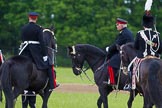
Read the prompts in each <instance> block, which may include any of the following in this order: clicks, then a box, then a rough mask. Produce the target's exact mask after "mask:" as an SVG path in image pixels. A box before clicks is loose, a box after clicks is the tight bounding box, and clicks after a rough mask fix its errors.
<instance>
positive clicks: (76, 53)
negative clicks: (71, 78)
mask: <svg viewBox="0 0 162 108" xmlns="http://www.w3.org/2000/svg"><path fill="white" fill-rule="evenodd" d="M73 51H75V50H73ZM72 55H73V60H75V61H76V62H75V64H76V65H75V66H72V68H75V69H76V70H78V73H79V72H80V73H84V74H85V76H86V77H87V78H88V80H89V81H91V82H92V80H91V79H90V77H89V76H88V75H87V73H86V71H87V70H88V69H89V68H90V66H88V67H86V68H85V69H83V67H84V66H82V68H81V66H80V65H79V63H78V60H77V59H76V57H75V56H78V55H80V54H79V53H78V52H76V51H75V53H74V52H73V54H72ZM99 60H100V58H98V59H97V60H96V61H95V62H94V63H93V64H92V65H91V67H92V68H93V66H95V64H96V63H97V62H98V61H99ZM80 77H81V78H82V76H81V74H80ZM92 83H93V82H92Z"/></svg>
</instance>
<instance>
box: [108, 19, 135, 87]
mask: <svg viewBox="0 0 162 108" xmlns="http://www.w3.org/2000/svg"><path fill="white" fill-rule="evenodd" d="M116 27H117V30H118V31H119V32H120V33H119V34H118V36H117V37H116V40H115V42H114V43H113V44H112V45H111V46H109V47H107V48H106V51H107V52H108V54H107V59H108V74H109V77H110V79H109V80H110V82H109V80H108V83H109V84H110V85H115V83H116V82H115V76H114V74H116V73H117V71H118V70H119V68H120V62H121V60H120V54H119V51H118V49H117V47H116V45H117V44H118V45H120V46H121V45H123V44H126V43H128V42H133V41H134V38H133V34H132V32H131V31H130V30H129V29H128V28H127V21H126V20H124V19H121V18H117V20H116Z"/></svg>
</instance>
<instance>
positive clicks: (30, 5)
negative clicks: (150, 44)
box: [0, 0, 162, 66]
mask: <svg viewBox="0 0 162 108" xmlns="http://www.w3.org/2000/svg"><path fill="white" fill-rule="evenodd" d="M145 2H146V0H0V8H1V9H0V49H1V50H2V52H3V53H4V55H5V56H12V55H17V54H18V48H19V45H20V43H21V39H20V29H21V27H22V26H23V25H24V24H26V23H28V17H27V16H28V12H31V11H35V12H38V13H39V18H38V22H37V23H38V24H39V25H41V26H42V27H44V28H47V27H50V26H51V25H52V24H53V25H54V26H55V36H56V38H57V44H58V53H57V64H58V65H59V66H70V61H69V60H68V57H67V51H66V48H67V46H69V45H75V44H78V43H86V44H87V43H88V44H92V45H95V46H97V47H100V48H102V49H104V50H105V47H106V46H108V45H110V44H111V43H112V42H114V39H115V37H116V35H117V34H118V31H117V30H116V26H115V24H116V23H115V22H116V18H117V17H120V18H123V19H126V20H127V21H128V28H129V29H130V30H131V31H132V32H133V34H134V37H135V36H136V33H137V31H138V30H140V29H142V26H141V22H142V16H143V14H144V6H145ZM151 13H152V14H153V15H154V16H155V17H156V27H157V30H158V31H159V32H160V33H162V31H161V29H162V23H161V20H162V0H154V2H153V5H152V8H151Z"/></svg>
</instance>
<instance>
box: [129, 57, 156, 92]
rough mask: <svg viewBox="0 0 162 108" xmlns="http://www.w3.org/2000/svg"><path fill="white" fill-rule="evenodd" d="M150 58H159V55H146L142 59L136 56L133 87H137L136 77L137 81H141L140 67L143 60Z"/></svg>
mask: <svg viewBox="0 0 162 108" xmlns="http://www.w3.org/2000/svg"><path fill="white" fill-rule="evenodd" d="M150 58H158V57H156V56H146V57H144V58H142V59H140V58H137V57H136V59H135V61H134V62H133V75H132V89H136V79H137V82H139V72H140V71H139V67H140V64H141V62H142V61H144V60H146V59H150ZM158 59H159V58H158Z"/></svg>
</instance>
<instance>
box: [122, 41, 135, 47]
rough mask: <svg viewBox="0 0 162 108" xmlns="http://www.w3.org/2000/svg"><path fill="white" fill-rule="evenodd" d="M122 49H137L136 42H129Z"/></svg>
mask: <svg viewBox="0 0 162 108" xmlns="http://www.w3.org/2000/svg"><path fill="white" fill-rule="evenodd" d="M121 47H122V48H124V49H127V48H130V49H135V48H134V42H128V43H126V44H124V45H122V46H121Z"/></svg>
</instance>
